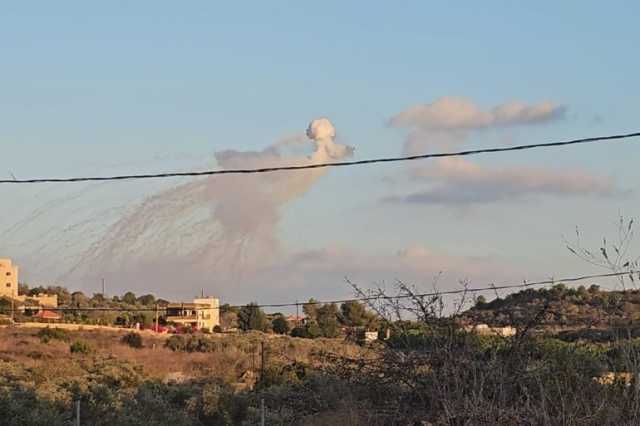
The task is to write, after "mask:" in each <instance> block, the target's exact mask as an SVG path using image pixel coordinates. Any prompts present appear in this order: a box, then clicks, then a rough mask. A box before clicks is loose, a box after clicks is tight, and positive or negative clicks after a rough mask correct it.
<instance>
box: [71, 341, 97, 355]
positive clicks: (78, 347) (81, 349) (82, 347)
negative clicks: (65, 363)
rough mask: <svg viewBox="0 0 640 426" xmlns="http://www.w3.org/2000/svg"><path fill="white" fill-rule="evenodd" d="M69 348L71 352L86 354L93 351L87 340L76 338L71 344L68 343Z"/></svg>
mask: <svg viewBox="0 0 640 426" xmlns="http://www.w3.org/2000/svg"><path fill="white" fill-rule="evenodd" d="M69 350H70V351H71V353H72V354H83V355H88V354H90V353H91V352H93V348H91V346H90V345H89V344H88V343H87V342H83V341H82V340H76V341H75V342H73V343H72V344H71V345H69Z"/></svg>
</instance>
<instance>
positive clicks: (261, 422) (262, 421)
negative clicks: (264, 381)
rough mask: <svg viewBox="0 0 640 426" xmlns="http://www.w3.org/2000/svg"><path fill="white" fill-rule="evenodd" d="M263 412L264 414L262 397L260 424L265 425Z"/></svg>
mask: <svg viewBox="0 0 640 426" xmlns="http://www.w3.org/2000/svg"><path fill="white" fill-rule="evenodd" d="M264 414H265V413H264V398H262V399H261V400H260V426H264V425H265V423H264V420H265V418H264V417H265V415H264Z"/></svg>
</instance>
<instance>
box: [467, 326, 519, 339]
mask: <svg viewBox="0 0 640 426" xmlns="http://www.w3.org/2000/svg"><path fill="white" fill-rule="evenodd" d="M464 330H465V331H466V332H468V333H476V334H479V335H481V336H491V335H494V336H502V337H511V336H515V335H516V333H517V330H516V329H515V328H514V327H512V326H510V325H507V326H506V327H490V326H489V325H487V324H476V325H467V326H465V327H464Z"/></svg>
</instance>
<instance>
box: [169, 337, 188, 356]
mask: <svg viewBox="0 0 640 426" xmlns="http://www.w3.org/2000/svg"><path fill="white" fill-rule="evenodd" d="M164 347H165V348H169V349H171V350H172V351H174V352H177V351H184V350H185V347H186V342H185V339H184V337H183V336H180V335H178V334H174V335H173V336H171V337H169V338H168V339H167V341H166V342H164Z"/></svg>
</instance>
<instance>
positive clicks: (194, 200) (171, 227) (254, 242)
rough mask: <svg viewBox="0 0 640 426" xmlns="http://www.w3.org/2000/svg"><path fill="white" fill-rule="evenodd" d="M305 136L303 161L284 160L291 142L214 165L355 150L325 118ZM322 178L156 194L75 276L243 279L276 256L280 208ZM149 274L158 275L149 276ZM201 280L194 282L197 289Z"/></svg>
mask: <svg viewBox="0 0 640 426" xmlns="http://www.w3.org/2000/svg"><path fill="white" fill-rule="evenodd" d="M307 136H308V138H309V139H311V142H312V144H313V146H314V149H313V152H312V154H311V155H310V156H306V157H300V156H297V157H295V156H286V155H284V154H283V148H286V146H287V145H289V142H287V143H282V142H279V143H275V144H273V145H271V146H269V147H267V148H265V149H263V150H262V151H250V152H241V151H235V150H227V151H220V152H217V153H216V154H215V158H216V161H217V163H218V165H219V166H220V167H221V168H223V169H234V168H261V167H275V166H287V165H306V164H317V163H325V162H332V161H338V160H340V159H343V158H345V157H348V156H350V155H352V153H353V148H351V147H348V146H344V145H341V144H338V143H336V142H335V137H336V131H335V128H334V126H333V125H332V124H331V122H330V121H329V120H328V119H326V118H319V119H316V120H313V121H312V122H311V123H310V124H309V127H308V129H307ZM292 140H296V138H294V139H292ZM326 170H327V169H325V168H318V169H308V170H298V171H290V172H287V171H285V172H273V173H263V174H250V175H223V176H210V177H207V178H202V179H197V180H193V181H190V182H188V183H185V184H182V185H179V186H176V187H174V188H171V189H167V190H164V191H161V192H159V193H157V194H155V195H152V196H150V197H148V198H146V199H145V200H143V201H142V203H140V204H138V205H137V206H135V208H133V209H132V210H131V211H129V212H128V213H127V214H125V215H123V216H122V217H121V218H120V219H119V220H118V221H117V222H115V223H114V224H113V225H112V226H111V227H110V228H109V229H108V230H107V231H106V232H105V233H104V235H103V236H102V237H101V238H99V239H98V240H97V241H96V242H95V243H94V244H92V246H91V247H90V248H89V249H88V250H87V251H86V252H85V253H84V255H83V256H82V257H81V258H80V259H79V261H78V262H77V264H76V266H75V267H74V271H75V272H80V273H82V274H90V275H97V274H102V275H104V274H107V273H109V272H108V271H111V273H114V271H122V272H123V273H124V274H127V275H128V277H127V281H131V280H148V279H154V280H155V279H162V278H163V277H158V273H157V271H166V270H167V269H175V268H176V267H177V268H182V269H185V268H188V269H189V273H193V274H203V275H206V274H215V276H216V280H217V281H220V280H221V279H222V280H224V278H223V276H225V275H226V276H227V277H230V276H235V277H236V278H237V274H238V273H239V272H240V271H244V273H250V271H251V270H253V269H257V268H259V267H264V266H265V265H268V264H269V263H270V262H272V261H273V260H274V259H275V257H277V256H278V254H279V253H280V251H281V244H280V241H279V238H278V235H277V225H278V222H279V220H280V212H281V208H282V207H283V206H284V205H285V204H287V203H288V202H290V201H291V200H293V199H295V198H298V197H300V196H302V195H304V194H305V193H306V192H307V191H308V190H309V189H310V188H311V187H312V186H313V185H314V183H315V182H316V181H317V180H318V179H319V178H320V177H321V176H323V175H324V174H325V173H326ZM150 269H154V270H155V271H156V273H155V274H154V273H147V272H148V270H150ZM160 275H164V276H165V278H167V279H169V277H167V276H166V274H160ZM199 278H201V279H196V280H195V281H197V282H202V278H203V277H199ZM171 279H173V278H171ZM140 285H141V286H142V283H140ZM145 287H150V285H149V283H147V284H146V285H145Z"/></svg>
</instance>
